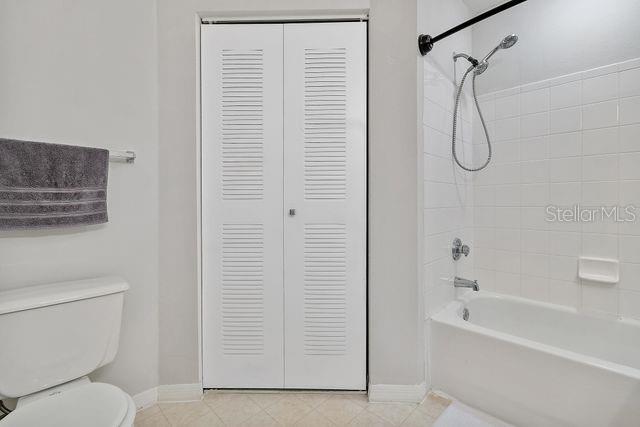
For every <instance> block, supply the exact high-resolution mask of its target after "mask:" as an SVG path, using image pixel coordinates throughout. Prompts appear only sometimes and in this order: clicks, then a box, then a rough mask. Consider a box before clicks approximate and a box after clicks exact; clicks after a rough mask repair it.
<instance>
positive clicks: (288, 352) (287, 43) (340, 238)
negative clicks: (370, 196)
mask: <svg viewBox="0 0 640 427" xmlns="http://www.w3.org/2000/svg"><path fill="white" fill-rule="evenodd" d="M284 50H285V55H284V62H285V66H284V81H285V86H284V93H285V96H284V99H285V104H284V123H285V129H284V147H285V152H284V156H285V192H284V194H285V208H286V210H287V211H288V209H295V210H296V214H295V216H289V217H288V218H286V220H285V257H284V261H285V319H284V320H285V323H284V325H285V326H284V328H285V386H286V387H290V388H320V389H321V388H330V389H364V388H365V386H366V384H365V381H366V285H365V283H366V282H365V274H366V270H365V265H366V260H365V256H366V199H365V197H366V24H365V23H359V22H358V23H355V22H348V23H346V22H345V23H314V24H290V25H285V29H284Z"/></svg>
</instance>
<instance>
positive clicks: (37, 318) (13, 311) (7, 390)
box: [0, 277, 129, 398]
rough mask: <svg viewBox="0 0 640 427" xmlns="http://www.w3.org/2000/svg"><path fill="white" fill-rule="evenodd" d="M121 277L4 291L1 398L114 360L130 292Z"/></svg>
mask: <svg viewBox="0 0 640 427" xmlns="http://www.w3.org/2000/svg"><path fill="white" fill-rule="evenodd" d="M127 289H129V285H128V284H127V282H125V281H124V280H123V279H121V278H119V277H100V278H95V279H86V280H77V281H72V282H61V283H52V284H47V285H39V286H28V287H22V288H19V289H13V290H8V291H3V292H0V371H1V373H0V397H1V398H10V397H22V396H26V395H28V394H31V393H35V392H37V391H41V390H44V389H47V388H49V387H53V386H56V385H58V384H62V383H65V382H67V381H71V380H74V379H77V378H80V377H82V376H84V375H87V374H89V373H91V372H93V371H94V370H96V369H97V368H99V367H101V366H103V365H106V364H107V363H109V362H111V361H112V360H113V358H114V357H115V355H116V352H117V351H118V339H119V337H120V320H121V317H122V305H123V300H124V292H125V291H126V290H127Z"/></svg>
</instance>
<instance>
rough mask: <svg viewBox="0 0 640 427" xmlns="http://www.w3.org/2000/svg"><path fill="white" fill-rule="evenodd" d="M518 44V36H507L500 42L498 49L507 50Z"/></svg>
mask: <svg viewBox="0 0 640 427" xmlns="http://www.w3.org/2000/svg"><path fill="white" fill-rule="evenodd" d="M517 42H518V36H517V35H515V34H511V35H508V36H507V37H505V38H504V39H502V41H501V42H500V49H509V48H510V47H512V46H513V45H514V44H516V43H517Z"/></svg>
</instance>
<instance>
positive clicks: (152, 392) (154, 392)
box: [133, 387, 158, 411]
mask: <svg viewBox="0 0 640 427" xmlns="http://www.w3.org/2000/svg"><path fill="white" fill-rule="evenodd" d="M133 402H134V403H135V404H136V409H137V410H138V411H139V410H141V409H146V408H148V407H150V406H153V405H155V404H156V403H157V402H158V387H154V388H150V389H149V390H145V391H143V392H142V393H138V394H136V395H135V396H133Z"/></svg>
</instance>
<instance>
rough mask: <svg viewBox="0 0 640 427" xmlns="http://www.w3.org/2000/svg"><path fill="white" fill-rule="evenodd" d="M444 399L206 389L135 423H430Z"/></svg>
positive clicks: (146, 426) (145, 413)
mask: <svg viewBox="0 0 640 427" xmlns="http://www.w3.org/2000/svg"><path fill="white" fill-rule="evenodd" d="M450 403H451V402H450V400H448V399H445V398H444V397H441V396H439V395H437V394H434V393H430V394H429V395H428V396H427V397H426V398H425V399H424V401H423V402H422V403H420V404H413V403H369V402H368V401H367V396H366V395H364V394H341V393H229V392H216V391H207V392H206V393H205V395H204V397H203V399H202V401H200V402H188V403H160V404H158V405H154V406H152V407H150V408H147V409H144V410H142V411H139V412H138V414H137V416H136V421H135V426H136V427H150V426H153V427H156V426H157V427H175V426H181V427H183V426H184V427H209V426H211V427H213V426H260V427H262V426H304V427H316V426H318V427H321V426H327V427H332V426H400V425H401V426H409V427H412V426H431V425H433V423H434V422H435V420H436V419H437V418H438V417H439V416H440V414H441V413H442V412H443V411H444V410H445V409H446V407H447V406H449V404H450Z"/></svg>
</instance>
